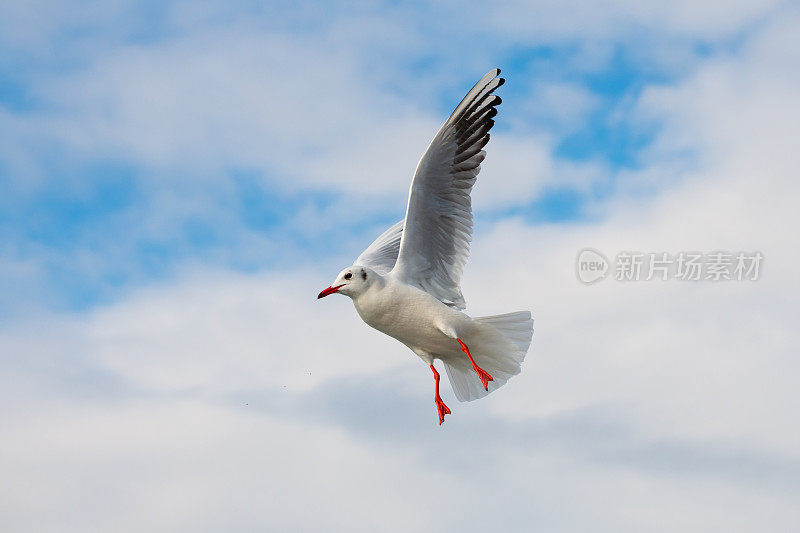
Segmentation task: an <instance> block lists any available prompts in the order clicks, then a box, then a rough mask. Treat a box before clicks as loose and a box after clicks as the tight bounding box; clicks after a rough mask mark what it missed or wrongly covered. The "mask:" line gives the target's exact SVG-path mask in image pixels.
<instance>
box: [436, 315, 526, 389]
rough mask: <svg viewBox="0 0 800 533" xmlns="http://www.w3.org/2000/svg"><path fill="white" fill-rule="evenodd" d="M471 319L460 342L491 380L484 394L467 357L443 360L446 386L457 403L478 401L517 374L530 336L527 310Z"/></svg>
mask: <svg viewBox="0 0 800 533" xmlns="http://www.w3.org/2000/svg"><path fill="white" fill-rule="evenodd" d="M473 320H474V321H475V323H474V324H475V327H474V330H473V331H471V332H470V333H469V334H468V335H465V338H464V339H463V340H464V342H465V343H466V344H467V346H469V350H470V352H471V353H472V356H473V358H474V359H475V362H476V363H477V364H478V366H480V367H481V368H483V369H484V370H485V371H486V372H488V373H489V374H491V376H492V377H493V378H494V381H490V382H489V390H488V391H486V390H484V388H483V385H481V382H480V380H479V379H478V376H477V375H476V374H475V371H474V370H473V368H472V364H471V363H470V361H469V359H468V358H467V357H457V358H448V359H447V360H444V361H443V362H444V365H445V370H446V371H447V377H448V379H449V380H450V385H451V386H452V387H453V391H454V392H455V393H456V398H458V400H459V401H461V402H469V401H472V400H476V399H478V398H482V397H484V396H486V395H487V394H489V393H490V392H492V391H494V390H496V389H498V388H500V387H502V386H503V385H504V384H505V383H506V381H508V380H509V379H511V377H512V376H516V375H517V374H519V373H520V370H521V369H520V365H521V364H522V361H523V360H524V359H525V354H527V353H528V348H530V345H531V338H532V337H533V318H532V317H531V313H530V311H518V312H516V313H507V314H504V315H493V316H483V317H476V318H474V319H473Z"/></svg>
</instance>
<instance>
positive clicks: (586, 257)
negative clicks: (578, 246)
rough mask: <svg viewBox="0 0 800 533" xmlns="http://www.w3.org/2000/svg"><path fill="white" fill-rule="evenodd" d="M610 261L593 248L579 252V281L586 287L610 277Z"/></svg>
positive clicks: (576, 264) (577, 263) (577, 265)
mask: <svg viewBox="0 0 800 533" xmlns="http://www.w3.org/2000/svg"><path fill="white" fill-rule="evenodd" d="M608 265H609V263H608V259H606V257H605V256H604V255H603V254H601V253H600V252H598V251H597V250H595V249H593V248H584V249H583V250H581V251H580V252H578V257H577V259H576V261H575V268H576V272H577V274H578V280H579V281H580V282H581V283H585V284H586V285H591V284H592V283H597V282H598V281H600V280H602V279H605V277H606V276H607V275H608Z"/></svg>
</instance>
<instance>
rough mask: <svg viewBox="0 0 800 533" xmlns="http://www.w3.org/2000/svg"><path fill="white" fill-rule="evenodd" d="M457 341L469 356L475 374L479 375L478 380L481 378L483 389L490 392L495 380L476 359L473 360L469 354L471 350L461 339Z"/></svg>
mask: <svg viewBox="0 0 800 533" xmlns="http://www.w3.org/2000/svg"><path fill="white" fill-rule="evenodd" d="M456 340H457V341H458V344H460V345H461V350H462V351H463V352H464V353H465V354H467V357H469V361H470V362H471V363H472V368H474V369H475V373H476V374H478V378H480V380H481V383H482V384H483V389H484V390H487V391H488V390H489V382H490V381H494V378H493V377H492V376H490V375H489V373H488V372H487V371H485V370H484V369H482V368H481V367H479V366H478V365H477V364H476V363H475V359H473V358H472V354H471V353H469V348H467V345H466V344H464V343H463V342H461V339H456Z"/></svg>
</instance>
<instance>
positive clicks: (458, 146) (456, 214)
mask: <svg viewBox="0 0 800 533" xmlns="http://www.w3.org/2000/svg"><path fill="white" fill-rule="evenodd" d="M499 74H500V69H494V70H492V71H490V72H488V73H487V74H486V75H485V76H484V77H483V78H481V80H480V81H479V82H478V83H477V84H475V86H474V87H473V88H472V90H470V91H469V92H468V93H467V95H466V96H465V97H464V99H463V100H462V101H461V103H460V104H458V106H457V107H456V109H455V110H454V111H453V114H452V115H450V118H448V119H447V121H446V122H445V123H444V125H443V126H442V128H441V129H440V130H439V132H438V133H437V134H436V136H435V137H434V138H433V141H431V144H430V146H428V149H427V150H426V151H425V154H424V155H423V156H422V159H420V161H419V164H418V165H417V170H416V172H415V173H414V179H413V181H412V182H411V191H410V193H409V198H408V209H407V211H406V218H405V221H404V226H403V229H402V232H401V233H400V236H401V240H400V245H399V250H398V254H397V261H396V264H395V265H394V272H395V274H396V275H397V276H398V277H400V279H403V280H404V281H405V282H406V283H409V284H412V285H416V286H417V287H419V288H421V289H423V290H425V291H427V292H428V293H429V294H431V295H433V296H435V297H436V298H438V299H439V300H440V301H442V302H443V303H445V304H447V305H449V306H451V307H455V308H456V309H463V308H464V307H465V306H466V303H465V301H464V297H463V295H462V294H461V287H460V284H461V276H462V273H463V271H464V265H465V264H466V262H467V258H468V257H469V247H470V241H471V240H472V201H471V199H470V193H471V192H472V186H473V185H474V184H475V180H476V179H477V176H478V173H479V172H480V170H481V167H480V163H481V162H482V161H483V159H484V157H486V152H484V151H483V147H484V146H486V143H487V142H489V130H490V129H491V128H492V126H493V125H494V120H492V119H493V118H494V117H495V116H496V115H497V109H496V107H497V106H498V105H500V103H501V102H502V100H501V99H500V97H499V96H497V95H495V94H492V93H493V92H494V91H495V89H497V88H498V87H500V86H501V85H502V84H503V83H504V81H505V80H503V78H500V77H498V75H499Z"/></svg>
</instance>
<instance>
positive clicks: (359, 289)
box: [317, 265, 380, 299]
mask: <svg viewBox="0 0 800 533" xmlns="http://www.w3.org/2000/svg"><path fill="white" fill-rule="evenodd" d="M379 278H380V276H379V275H378V273H377V272H375V271H374V270H372V269H371V268H369V267H364V266H359V265H353V266H351V267H347V268H345V269H344V270H342V271H341V272H339V275H338V276H336V281H334V282H333V284H332V285H331V286H330V287H328V288H327V289H325V290H323V291H322V292H321V293H319V296H317V299H320V298H324V297H325V296H328V295H329V294H333V293H334V292H338V293H339V294H344V295H345V296H349V297H350V298H356V297H357V296H358V295H360V294H362V293H363V292H365V291H366V290H367V289H369V288H370V286H372V284H373V283H375V282H376V281H378V279H379Z"/></svg>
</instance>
